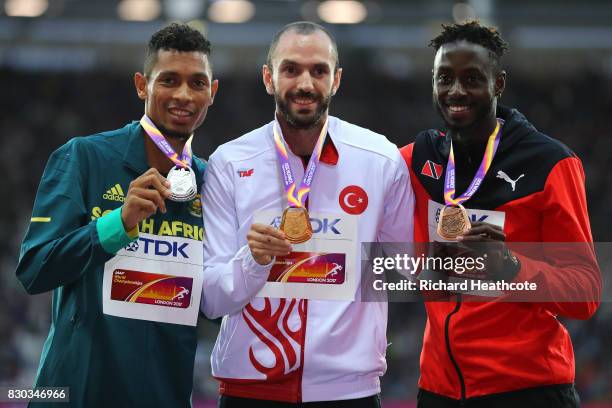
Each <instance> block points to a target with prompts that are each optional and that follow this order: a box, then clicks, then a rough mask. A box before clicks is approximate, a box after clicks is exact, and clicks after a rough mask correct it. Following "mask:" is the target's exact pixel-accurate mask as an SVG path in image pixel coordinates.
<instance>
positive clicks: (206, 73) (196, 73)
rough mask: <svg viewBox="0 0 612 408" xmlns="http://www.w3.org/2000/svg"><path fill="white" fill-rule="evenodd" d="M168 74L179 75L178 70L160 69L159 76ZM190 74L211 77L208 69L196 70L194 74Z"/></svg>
mask: <svg viewBox="0 0 612 408" xmlns="http://www.w3.org/2000/svg"><path fill="white" fill-rule="evenodd" d="M166 75H179V73H178V72H176V71H160V72H159V74H157V76H166ZM190 76H197V77H206V78H207V79H210V78H209V77H210V76H209V75H208V72H206V71H200V72H195V73H193V74H191V75H190Z"/></svg>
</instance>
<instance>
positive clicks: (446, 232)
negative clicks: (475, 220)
mask: <svg viewBox="0 0 612 408" xmlns="http://www.w3.org/2000/svg"><path fill="white" fill-rule="evenodd" d="M471 227H472V224H471V223H470V219H469V217H468V214H467V211H466V210H465V208H463V206H462V205H459V206H458V207H455V206H448V205H447V206H446V207H444V208H443V209H442V212H441V213H440V217H439V219H438V235H440V236H441V237H442V238H444V239H447V240H449V241H455V240H456V239H457V237H458V236H459V235H461V234H463V233H465V232H467V231H468V230H469V229H470V228H471Z"/></svg>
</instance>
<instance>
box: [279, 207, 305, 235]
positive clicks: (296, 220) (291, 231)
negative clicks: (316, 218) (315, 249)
mask: <svg viewBox="0 0 612 408" xmlns="http://www.w3.org/2000/svg"><path fill="white" fill-rule="evenodd" d="M280 229H281V231H283V232H284V233H285V236H286V237H287V240H288V241H289V242H291V243H292V244H301V243H303V242H306V241H308V240H309V239H310V238H311V237H312V225H310V217H309V216H308V210H306V208H304V207H289V208H286V209H285V211H283V218H282V220H281V224H280Z"/></svg>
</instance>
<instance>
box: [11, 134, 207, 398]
mask: <svg viewBox="0 0 612 408" xmlns="http://www.w3.org/2000/svg"><path fill="white" fill-rule="evenodd" d="M148 167H149V166H148V164H147V160H146V155H145V149H144V133H143V131H142V130H141V127H140V125H139V123H138V122H133V123H131V124H128V125H127V126H125V127H124V128H122V129H118V130H115V131H111V132H106V133H100V134H97V135H93V136H89V137H78V138H74V139H72V140H70V141H69V142H68V143H66V144H65V145H64V146H62V147H60V148H59V149H58V150H56V151H55V152H54V153H53V154H52V155H51V158H50V159H49V162H48V163H47V166H46V168H45V172H44V174H43V178H42V181H41V183H40V186H39V189H38V193H37V195H36V201H35V204H34V210H33V213H32V222H31V223H30V226H29V229H28V231H27V234H26V237H25V239H24V241H23V244H22V247H21V255H20V259H19V265H18V266H17V277H18V278H19V280H20V281H21V283H22V284H23V286H24V287H25V289H26V291H27V292H28V293H30V294H36V293H42V292H46V291H49V290H53V305H52V308H53V310H52V322H51V328H50V330H49V335H48V337H47V340H46V342H45V344H44V347H43V350H42V355H41V359H40V366H39V369H38V374H37V378H36V386H38V387H43V386H56V387H59V386H68V387H70V404H69V405H67V404H58V405H57V406H61V407H66V406H71V407H87V408H90V407H140V406H143V407H145V406H146V407H187V406H190V405H191V390H192V383H193V366H194V358H195V351H196V328H195V327H192V326H185V325H179V324H168V323H157V322H151V321H145V320H137V319H127V318H121V317H114V316H110V315H105V314H103V313H102V281H103V270H104V264H105V262H106V261H108V260H109V259H111V258H112V257H113V256H114V254H115V253H116V252H117V251H118V250H119V249H121V248H122V247H124V246H126V245H127V244H129V243H130V242H131V241H132V239H131V238H130V237H128V235H127V234H126V233H125V231H124V230H123V225H122V224H121V222H120V209H119V208H120V207H121V205H122V204H123V201H124V199H125V195H126V194H127V191H128V188H129V184H130V182H131V181H132V180H133V179H135V178H137V177H138V176H140V175H141V174H142V173H144V172H145V171H146V170H147V169H148ZM192 167H193V169H194V171H195V174H196V180H197V185H198V193H199V192H200V187H201V185H202V179H203V173H204V169H205V163H204V162H203V161H202V160H200V159H197V158H195V157H194V160H193V165H192ZM199 199H200V195H199V194H198V196H197V197H196V199H194V200H193V201H191V202H187V203H176V202H171V201H170V200H166V204H167V209H168V211H167V213H166V214H161V212H158V213H156V214H155V215H153V216H152V217H151V218H149V219H148V220H145V221H144V222H143V223H141V224H140V231H141V232H142V231H143V230H146V231H145V232H148V233H152V234H156V235H173V234H175V235H177V236H184V237H187V238H192V239H193V238H195V239H198V240H200V241H201V240H202V234H203V230H202V218H201V205H200V201H199ZM115 209H118V210H117V211H110V210H115ZM118 217H119V218H118ZM173 221H174V223H173ZM117 222H118V223H119V224H117ZM177 222H179V223H178V224H180V225H182V226H183V227H182V228H175V229H173V228H172V226H173V225H174V224H176V223H177ZM180 222H182V224H181V223H180ZM102 225H104V228H102ZM117 225H119V226H120V227H119V228H117ZM185 225H187V227H185ZM35 405H36V406H41V405H38V404H35Z"/></svg>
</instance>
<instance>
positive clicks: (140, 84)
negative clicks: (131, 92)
mask: <svg viewBox="0 0 612 408" xmlns="http://www.w3.org/2000/svg"><path fill="white" fill-rule="evenodd" d="M134 86H135V87H136V94H138V98H140V99H141V100H143V101H144V100H146V99H147V78H146V77H145V76H144V74H142V73H141V72H136V73H135V74H134Z"/></svg>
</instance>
